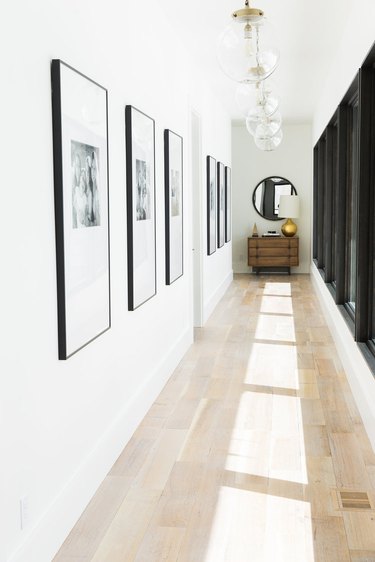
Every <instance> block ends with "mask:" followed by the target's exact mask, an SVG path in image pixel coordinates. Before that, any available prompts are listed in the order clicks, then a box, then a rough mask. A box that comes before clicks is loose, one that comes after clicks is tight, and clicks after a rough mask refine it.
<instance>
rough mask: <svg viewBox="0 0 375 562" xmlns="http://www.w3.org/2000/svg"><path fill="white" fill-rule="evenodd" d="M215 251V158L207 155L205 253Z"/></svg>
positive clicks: (210, 253) (209, 253)
mask: <svg viewBox="0 0 375 562" xmlns="http://www.w3.org/2000/svg"><path fill="white" fill-rule="evenodd" d="M214 252H216V160H215V158H213V157H212V156H207V254H208V255H209V256H211V255H212V254H213V253H214Z"/></svg>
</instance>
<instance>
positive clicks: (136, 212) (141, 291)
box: [125, 105, 157, 311]
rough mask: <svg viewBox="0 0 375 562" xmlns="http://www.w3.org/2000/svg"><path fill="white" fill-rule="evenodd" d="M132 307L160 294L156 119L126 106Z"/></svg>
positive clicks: (129, 289) (129, 286)
mask: <svg viewBox="0 0 375 562" xmlns="http://www.w3.org/2000/svg"><path fill="white" fill-rule="evenodd" d="M125 141H126V201H127V245H128V310H131V311H133V310H136V309H137V308H139V307H140V306H141V305H143V304H144V303H145V302H147V301H148V300H150V299H151V298H152V297H154V296H155V295H156V291H157V288H156V208H155V204H156V193H155V121H154V119H152V117H149V116H148V115H146V113H143V112H142V111H140V110H139V109H137V108H135V107H133V106H132V105H127V106H126V107H125Z"/></svg>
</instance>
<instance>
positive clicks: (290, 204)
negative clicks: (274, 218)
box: [279, 195, 299, 238]
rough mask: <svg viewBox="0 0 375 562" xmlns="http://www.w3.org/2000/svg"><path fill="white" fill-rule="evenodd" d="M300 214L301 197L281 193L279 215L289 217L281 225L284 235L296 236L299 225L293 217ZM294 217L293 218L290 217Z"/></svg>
mask: <svg viewBox="0 0 375 562" xmlns="http://www.w3.org/2000/svg"><path fill="white" fill-rule="evenodd" d="M298 216H299V197H298V195H280V202H279V217H280V218H282V217H289V218H288V219H287V220H286V222H284V224H283V226H282V227H281V232H282V233H283V234H284V236H288V237H289V238H290V237H291V236H295V235H296V232H297V225H296V224H295V223H294V222H293V221H292V218H297V217H298ZM290 217H292V218H290Z"/></svg>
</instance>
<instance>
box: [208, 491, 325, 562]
mask: <svg viewBox="0 0 375 562" xmlns="http://www.w3.org/2000/svg"><path fill="white" fill-rule="evenodd" d="M286 560H288V562H302V561H303V562H313V561H314V551H313V544H312V533H311V511H310V505H309V504H308V503H307V502H304V501H299V500H295V499H288V498H284V497H278V496H273V495H268V494H262V493H258V492H253V491H251V490H240V489H236V488H230V487H226V486H224V487H222V488H221V489H220V492H219V497H218V501H217V504H216V510H215V516H214V520H213V524H212V527H211V532H210V537H209V539H208V545H207V550H206V555H205V557H204V562H249V561H251V562H285V561H286Z"/></svg>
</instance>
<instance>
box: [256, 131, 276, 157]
mask: <svg viewBox="0 0 375 562" xmlns="http://www.w3.org/2000/svg"><path fill="white" fill-rule="evenodd" d="M254 140H255V144H256V146H257V147H258V148H259V149H260V150H265V151H267V152H270V151H271V150H275V149H276V148H277V147H278V146H279V145H280V143H281V141H282V140H283V131H282V129H281V128H280V129H279V130H278V132H277V133H276V135H274V136H273V137H267V138H261V137H259V138H258V137H257V136H255V137H254Z"/></svg>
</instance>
